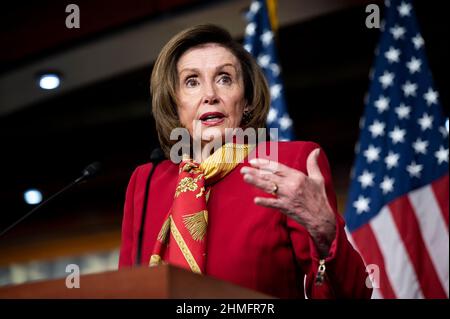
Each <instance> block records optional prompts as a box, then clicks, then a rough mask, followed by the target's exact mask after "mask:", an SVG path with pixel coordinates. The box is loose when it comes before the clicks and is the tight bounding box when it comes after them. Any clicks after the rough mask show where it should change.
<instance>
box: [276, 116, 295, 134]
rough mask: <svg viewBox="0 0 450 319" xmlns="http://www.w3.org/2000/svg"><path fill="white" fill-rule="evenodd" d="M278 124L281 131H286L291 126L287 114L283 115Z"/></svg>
mask: <svg viewBox="0 0 450 319" xmlns="http://www.w3.org/2000/svg"><path fill="white" fill-rule="evenodd" d="M278 124H280V127H281V129H282V130H286V129H288V128H290V127H291V126H292V120H291V118H290V117H289V116H288V115H287V114H284V115H283V117H282V118H280V120H279V121H278Z"/></svg>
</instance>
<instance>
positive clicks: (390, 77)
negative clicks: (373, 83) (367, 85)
mask: <svg viewBox="0 0 450 319" xmlns="http://www.w3.org/2000/svg"><path fill="white" fill-rule="evenodd" d="M378 80H379V81H380V83H381V85H382V86H383V89H385V88H387V87H389V86H391V85H392V81H394V73H391V72H388V71H384V73H383V75H382V76H380V77H379V78H378Z"/></svg>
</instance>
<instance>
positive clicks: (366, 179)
mask: <svg viewBox="0 0 450 319" xmlns="http://www.w3.org/2000/svg"><path fill="white" fill-rule="evenodd" d="M373 177H374V174H373V173H370V172H369V171H367V170H364V172H363V173H362V174H361V175H360V176H359V177H358V181H359V182H360V183H361V187H362V188H366V187H368V186H373Z"/></svg>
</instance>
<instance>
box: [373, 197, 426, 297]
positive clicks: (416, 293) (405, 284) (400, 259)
mask: <svg viewBox="0 0 450 319" xmlns="http://www.w3.org/2000/svg"><path fill="white" fill-rule="evenodd" d="M370 226H371V227H372V231H373V234H374V236H375V238H376V239H377V243H378V247H379V248H380V251H381V253H382V255H383V259H384V265H385V267H386V275H387V277H388V278H389V281H390V283H391V286H392V289H393V290H394V292H395V295H396V296H397V298H423V294H422V291H421V290H420V286H419V284H418V280H417V276H416V273H415V271H414V268H413V267H412V264H411V261H410V259H409V256H408V253H407V251H406V249H405V246H404V244H403V240H402V239H401V237H400V236H399V233H398V230H397V226H396V225H395V221H394V219H393V218H392V215H391V211H390V209H389V208H388V207H387V206H384V207H383V208H382V209H381V211H380V213H379V214H378V215H377V216H376V217H374V218H373V219H372V220H371V221H370Z"/></svg>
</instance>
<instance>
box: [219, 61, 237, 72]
mask: <svg viewBox="0 0 450 319" xmlns="http://www.w3.org/2000/svg"><path fill="white" fill-rule="evenodd" d="M227 66H231V67H232V68H234V70H235V71H236V72H237V70H238V69H237V68H236V66H235V65H234V64H233V63H224V64H222V65H219V66H218V67H216V70H221V69H223V68H225V67H227Z"/></svg>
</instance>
